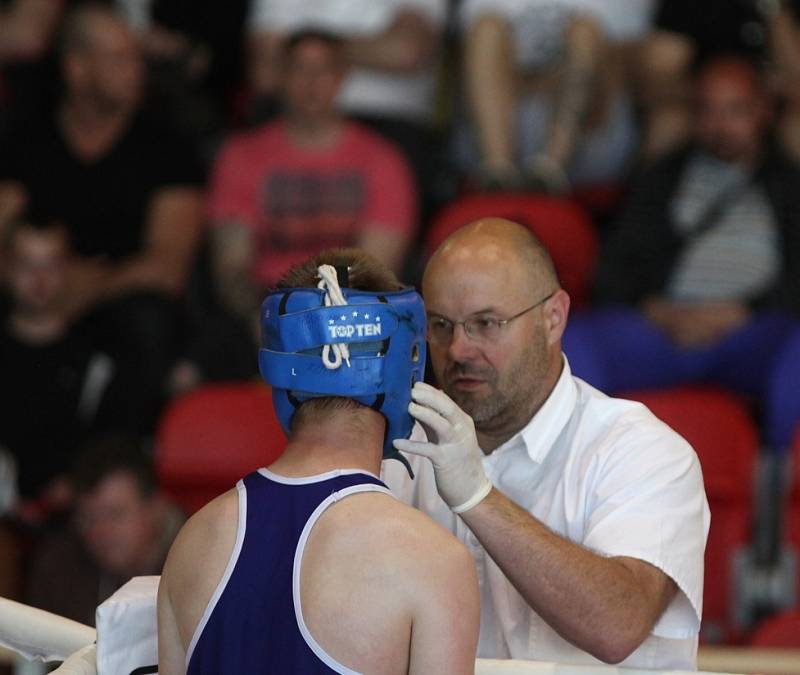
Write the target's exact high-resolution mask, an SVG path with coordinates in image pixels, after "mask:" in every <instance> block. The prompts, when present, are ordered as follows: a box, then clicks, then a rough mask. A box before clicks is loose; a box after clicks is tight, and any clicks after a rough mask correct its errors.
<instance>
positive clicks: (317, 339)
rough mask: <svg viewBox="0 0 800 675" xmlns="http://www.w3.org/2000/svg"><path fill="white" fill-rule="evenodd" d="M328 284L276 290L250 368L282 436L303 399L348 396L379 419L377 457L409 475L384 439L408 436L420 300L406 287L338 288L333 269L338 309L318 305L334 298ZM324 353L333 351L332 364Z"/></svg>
mask: <svg viewBox="0 0 800 675" xmlns="http://www.w3.org/2000/svg"><path fill="white" fill-rule="evenodd" d="M328 269H329V270H331V271H332V272H333V268H328ZM320 272H321V273H322V272H323V268H322V267H321V268H320ZM345 283H346V282H345ZM330 285H331V284H329V288H328V290H323V289H319V288H289V289H281V290H277V291H274V292H272V293H270V294H269V295H268V296H267V297H266V298H265V299H264V302H263V303H262V306H261V349H260V350H259V355H258V363H259V369H260V371H261V376H262V377H263V378H264V379H265V380H266V381H267V383H268V384H270V385H271V386H272V400H273V404H274V406H275V412H276V413H277V416H278V419H279V420H280V423H281V426H282V427H283V429H284V431H285V432H286V433H287V434H288V432H289V428H290V425H291V421H292V416H293V415H294V412H295V410H296V409H297V408H298V407H299V406H300V404H301V403H303V402H304V401H308V400H310V399H312V398H319V397H321V396H341V397H344V398H351V399H353V400H355V401H358V402H359V403H361V404H362V405H365V406H367V407H369V408H372V409H373V410H376V411H377V412H380V413H381V414H382V415H383V416H384V418H385V419H386V435H385V439H384V444H383V456H384V458H393V459H398V460H400V461H401V462H403V464H405V465H406V468H408V470H409V473H411V469H410V467H409V466H408V462H407V461H406V459H405V457H403V456H402V455H401V454H400V453H399V452H398V451H397V450H395V448H394V446H393V445H392V441H393V440H394V439H395V438H408V437H409V436H410V435H411V429H412V427H413V426H414V420H413V418H412V417H411V415H409V413H408V404H409V403H410V402H411V387H412V386H413V385H414V383H415V382H417V381H422V380H423V379H424V374H425V373H424V371H425V353H426V345H425V324H426V318H425V308H424V306H423V304H422V298H421V297H420V296H419V294H418V293H417V292H416V291H415V290H413V289H407V290H403V291H395V292H388V293H381V292H378V293H374V292H369V291H361V290H356V289H351V288H341V289H340V288H339V287H338V283H337V282H336V274H335V272H333V285H334V286H335V289H333V291H334V293H338V294H339V297H338V302H339V303H344V304H334V305H330V306H326V297H327V298H328V300H327V302H330V301H331V300H330V297H331V296H332V295H333V294H334V293H331V290H332V289H330ZM334 301H335V302H336V300H334ZM337 345H338V346H337ZM331 350H333V351H334V352H335V354H336V360H335V361H333V362H332V361H331V359H330V358H329V353H330V351H331ZM326 364H327V365H326ZM412 475H413V474H412Z"/></svg>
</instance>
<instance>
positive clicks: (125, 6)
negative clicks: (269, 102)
mask: <svg viewBox="0 0 800 675" xmlns="http://www.w3.org/2000/svg"><path fill="white" fill-rule="evenodd" d="M114 5H115V6H116V7H117V8H118V9H120V11H121V12H122V13H123V14H124V15H125V17H126V19H127V21H128V24H129V25H130V26H131V28H132V29H133V30H134V31H135V32H136V34H137V36H138V38H139V40H140V43H141V45H142V50H143V52H144V56H145V60H146V61H147V66H148V83H149V93H150V96H149V99H148V104H149V105H150V106H151V107H152V108H153V109H154V110H155V109H157V108H156V107H157V106H160V108H161V110H163V111H164V113H165V114H168V115H169V117H170V119H172V120H173V121H174V123H175V124H177V125H180V128H181V129H182V130H185V131H188V132H189V133H190V134H191V135H192V137H193V138H196V139H197V140H198V141H199V142H200V143H201V144H203V145H204V146H211V145H213V144H214V143H215V142H217V141H219V140H220V135H221V132H222V125H223V123H224V121H225V115H226V113H228V112H229V110H228V108H229V107H232V106H231V103H232V99H233V94H234V93H235V92H234V87H235V86H238V85H241V74H242V73H243V69H244V63H243V57H244V54H243V50H242V49H241V44H242V38H243V34H244V23H245V18H246V14H247V5H248V0H228V1H227V2H224V3H220V2H208V3H197V2H193V0H150V1H148V2H141V0H115V1H114Z"/></svg>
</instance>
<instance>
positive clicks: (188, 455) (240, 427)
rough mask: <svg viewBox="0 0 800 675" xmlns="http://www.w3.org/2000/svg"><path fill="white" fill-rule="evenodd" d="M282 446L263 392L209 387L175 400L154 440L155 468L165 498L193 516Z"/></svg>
mask: <svg viewBox="0 0 800 675" xmlns="http://www.w3.org/2000/svg"><path fill="white" fill-rule="evenodd" d="M285 445H286V437H285V436H284V433H283V431H282V429H281V427H280V424H279V423H278V420H277V418H276V417H275V413H274V411H273V408H272V396H271V394H270V390H269V388H268V387H266V386H265V385H262V384H257V383H237V384H214V385H207V386H204V387H201V388H200V389H197V390H195V391H193V392H190V393H189V394H187V395H185V396H183V397H181V398H179V399H177V400H176V401H174V402H173V403H171V404H170V406H169V407H168V408H167V410H166V412H165V413H164V416H163V418H162V420H161V423H160V425H159V428H158V433H157V436H156V447H155V464H156V471H157V474H158V477H159V480H160V482H161V484H162V486H163V487H164V489H165V491H166V492H167V494H169V495H170V496H171V497H173V499H175V501H176V502H177V503H178V504H180V505H181V506H182V507H183V508H184V509H185V510H186V511H187V513H193V512H194V511H196V510H197V509H199V508H200V507H201V506H203V505H204V504H206V503H207V502H209V501H210V500H211V499H213V498H214V497H216V496H217V495H219V494H221V493H223V492H225V491H226V490H228V489H230V488H232V487H233V486H234V485H235V484H236V481H237V480H239V478H241V477H242V476H244V475H246V474H248V473H250V472H251V471H253V470H254V469H257V468H259V467H262V466H266V465H268V464H271V463H272V462H273V461H275V459H277V458H278V457H279V456H280V454H281V452H283V449H284V447H285Z"/></svg>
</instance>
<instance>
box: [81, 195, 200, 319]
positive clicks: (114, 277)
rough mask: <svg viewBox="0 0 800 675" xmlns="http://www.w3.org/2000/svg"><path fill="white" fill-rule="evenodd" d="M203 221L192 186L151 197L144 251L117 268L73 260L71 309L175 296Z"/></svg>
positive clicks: (183, 282) (181, 287) (94, 261)
mask: <svg viewBox="0 0 800 675" xmlns="http://www.w3.org/2000/svg"><path fill="white" fill-rule="evenodd" d="M203 218H204V205H203V198H202V194H201V192H200V190H199V189H198V188H194V187H168V188H166V187H165V188H162V189H161V190H159V191H158V192H157V193H156V194H155V195H154V196H153V198H152V201H151V203H150V207H149V210H148V213H147V223H146V232H145V240H144V246H143V249H142V251H141V252H140V253H139V254H138V255H135V256H132V257H130V258H128V259H126V260H124V261H122V262H120V263H116V264H114V263H109V262H107V261H103V260H97V259H77V260H75V261H74V263H73V266H72V274H71V285H72V292H71V294H70V301H71V303H72V305H71V307H70V309H71V311H72V312H73V313H80V312H82V311H84V310H85V309H88V308H89V307H91V306H92V305H94V304H96V303H97V302H100V301H102V300H105V299H108V298H113V297H117V296H120V295H124V294H125V293H128V292H131V291H134V290H154V291H159V292H162V293H164V294H166V295H168V296H171V297H177V296H179V295H180V294H181V293H182V292H183V290H184V287H185V285H186V282H187V279H188V276H189V273H190V270H191V265H192V262H193V260H194V255H195V251H196V250H197V245H198V243H199V241H200V235H201V231H202V224H203Z"/></svg>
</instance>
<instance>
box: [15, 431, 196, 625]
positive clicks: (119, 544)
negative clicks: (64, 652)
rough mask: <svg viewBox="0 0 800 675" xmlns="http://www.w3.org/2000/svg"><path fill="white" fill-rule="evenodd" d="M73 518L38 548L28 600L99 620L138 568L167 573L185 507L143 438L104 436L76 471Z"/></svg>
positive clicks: (69, 614) (94, 442)
mask: <svg viewBox="0 0 800 675" xmlns="http://www.w3.org/2000/svg"><path fill="white" fill-rule="evenodd" d="M72 480H73V483H74V489H75V495H76V497H75V509H74V513H73V519H72V521H71V523H70V524H69V525H67V526H65V527H64V528H63V529H61V530H60V531H57V532H54V533H53V534H52V535H51V536H49V537H48V538H47V539H45V540H44V541H43V542H42V544H41V546H40V547H39V549H38V551H37V553H36V554H35V556H34V560H33V563H32V567H31V572H30V577H29V579H28V582H29V583H28V589H29V590H28V593H27V598H26V601H27V602H28V603H30V604H31V605H33V606H35V607H40V608H42V609H46V610H48V611H50V612H55V613H56V614H60V615H62V616H66V617H68V618H70V619H74V620H76V621H80V622H82V623H86V624H89V625H94V615H95V609H96V608H97V605H98V604H99V603H101V602H102V601H103V600H105V599H106V598H108V597H109V596H110V595H111V594H112V593H113V592H114V591H115V590H117V589H118V588H119V587H120V586H122V584H124V583H125V582H126V581H128V579H130V578H131V577H134V576H141V575H148V574H160V573H161V568H162V566H163V564H164V560H165V559H166V556H167V552H168V550H169V547H170V546H171V545H172V541H173V539H174V538H175V535H176V534H177V533H178V530H180V528H181V525H182V524H183V521H184V517H183V515H182V514H181V513H180V512H179V511H178V510H177V509H176V508H175V507H174V506H172V505H170V504H169V503H168V502H167V501H166V499H165V498H164V497H163V496H162V495H161V494H160V493H159V491H158V488H157V486H156V483H155V477H154V475H153V471H152V467H151V466H150V464H149V462H148V461H147V460H146V459H145V458H144V456H143V455H142V451H141V447H140V445H139V444H138V443H137V442H136V441H135V440H134V439H133V438H131V437H128V436H125V435H119V434H106V435H103V436H97V437H95V438H94V439H92V440H91V441H89V442H88V443H87V444H86V446H85V447H84V448H83V450H82V452H81V455H80V456H79V458H78V461H77V463H76V465H75V469H74V472H73V474H72Z"/></svg>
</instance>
